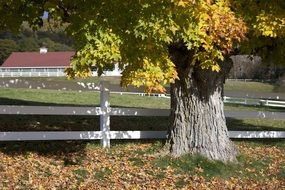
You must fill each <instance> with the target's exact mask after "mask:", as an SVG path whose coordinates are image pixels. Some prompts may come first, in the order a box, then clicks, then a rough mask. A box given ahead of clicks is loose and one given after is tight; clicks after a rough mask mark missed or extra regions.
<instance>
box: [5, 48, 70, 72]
mask: <svg viewBox="0 0 285 190" xmlns="http://www.w3.org/2000/svg"><path fill="white" fill-rule="evenodd" d="M74 54H75V52H73V51H67V52H47V53H42V54H41V53H40V52H13V53H12V54H11V55H10V56H9V57H8V59H7V60H6V61H5V62H4V63H3V64H2V67H45V68H46V67H68V66H69V65H70V59H71V58H72V56H73V55H74Z"/></svg>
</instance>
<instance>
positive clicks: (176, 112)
mask: <svg viewBox="0 0 285 190" xmlns="http://www.w3.org/2000/svg"><path fill="white" fill-rule="evenodd" d="M181 52H182V51H181V50H179V52H178V54H177V51H176V52H175V51H174V52H173V51H172V52H171V49H170V54H171V55H172V56H173V57H172V58H173V60H174V63H177V62H179V64H178V63H177V64H176V65H178V66H179V67H178V66H177V72H178V76H179V78H180V80H176V81H175V83H174V84H172V86H171V121H172V123H171V125H170V127H169V130H168V138H167V142H166V145H165V150H166V152H167V153H168V154H170V155H171V156H174V157H179V156H181V155H184V154H199V155H202V156H204V157H206V158H208V159H211V160H220V161H223V162H235V161H236V155H237V151H236V148H235V146H234V144H233V143H232V142H231V140H230V139H229V136H228V130H227V127H226V120H225V115H224V104H223V99H222V97H223V83H224V80H225V76H226V74H227V73H228V72H229V70H230V67H231V63H225V62H224V63H221V64H220V67H221V71H220V72H213V71H210V70H204V69H201V68H200V67H199V66H193V65H192V66H191V65H190V64H189V63H188V62H189V57H187V56H188V55H189V52H187V54H183V55H181V54H182V53H183V52H182V53H181ZM185 55H186V56H185ZM183 62H184V63H185V64H181V63H183Z"/></svg>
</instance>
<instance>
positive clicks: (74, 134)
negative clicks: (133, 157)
mask: <svg viewBox="0 0 285 190" xmlns="http://www.w3.org/2000/svg"><path fill="white" fill-rule="evenodd" d="M100 89H101V92H100V107H57V106H53V107H52V106H9V105H8V106H7V105H5V106H4V105H2V106H0V114H13V115H94V116H95V115H99V116H100V131H50V132H47V131H39V132H26V131H25V132H22V131H21V132H12V131H7V132H6V131H5V132H3V131H2V132H0V141H24V140H25V141H26V140H31V141H32V140H94V139H100V140H101V144H102V146H103V147H110V140H111V139H145V138H148V139H149V138H166V131H111V130H110V116H168V115H169V114H170V110H169V109H137V108H111V107H110V103H109V95H110V91H109V87H108V83H106V82H101V83H100ZM226 117H233V118H274V119H285V113H282V112H281V113H279V112H278V113H276V112H242V113H241V112H238V111H228V112H226ZM229 136H230V138H285V131H229Z"/></svg>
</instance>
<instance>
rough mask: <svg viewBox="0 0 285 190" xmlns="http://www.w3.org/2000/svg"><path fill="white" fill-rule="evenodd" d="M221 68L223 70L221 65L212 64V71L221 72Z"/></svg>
mask: <svg viewBox="0 0 285 190" xmlns="http://www.w3.org/2000/svg"><path fill="white" fill-rule="evenodd" d="M220 70H221V68H220V66H219V65H213V66H212V71H216V72H219V71H220Z"/></svg>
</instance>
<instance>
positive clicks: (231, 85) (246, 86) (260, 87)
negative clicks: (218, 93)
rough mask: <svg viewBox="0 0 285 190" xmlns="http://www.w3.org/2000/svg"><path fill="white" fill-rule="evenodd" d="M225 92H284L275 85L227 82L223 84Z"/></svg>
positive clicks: (284, 89) (282, 88) (284, 90)
mask: <svg viewBox="0 0 285 190" xmlns="http://www.w3.org/2000/svg"><path fill="white" fill-rule="evenodd" d="M225 91H243V92H279V93H282V92H285V88H284V87H282V86H279V85H277V84H271V83H262V82H242V81H229V80H227V81H226V83H225Z"/></svg>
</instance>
